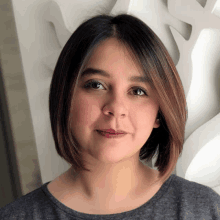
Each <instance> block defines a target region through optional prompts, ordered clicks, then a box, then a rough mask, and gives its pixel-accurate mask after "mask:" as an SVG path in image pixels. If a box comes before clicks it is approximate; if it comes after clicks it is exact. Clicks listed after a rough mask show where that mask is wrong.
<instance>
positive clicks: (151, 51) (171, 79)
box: [49, 13, 188, 183]
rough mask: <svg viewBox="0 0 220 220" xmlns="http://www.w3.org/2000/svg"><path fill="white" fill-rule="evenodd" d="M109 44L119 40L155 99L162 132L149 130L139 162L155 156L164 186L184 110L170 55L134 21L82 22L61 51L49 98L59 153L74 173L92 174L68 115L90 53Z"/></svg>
mask: <svg viewBox="0 0 220 220" xmlns="http://www.w3.org/2000/svg"><path fill="white" fill-rule="evenodd" d="M109 38H115V39H117V40H118V41H119V42H120V43H121V44H122V45H124V46H126V48H128V49H130V51H132V52H133V58H134V59H135V61H137V62H138V64H139V65H140V66H141V67H142V69H143V72H144V74H145V75H146V77H147V79H148V83H149V85H150V86H151V88H152V89H153V91H154V93H155V95H156V97H157V99H158V102H159V106H160V107H159V111H158V118H159V119H160V127H159V128H156V129H153V131H152V132H151V135H150V136H149V138H148V140H147V141H146V143H145V144H144V145H143V146H142V148H141V150H140V153H139V160H140V161H142V162H148V161H150V160H151V159H152V158H153V156H155V155H157V156H158V157H157V160H156V163H155V167H157V169H158V171H159V173H160V174H159V179H158V180H159V181H162V182H163V183H164V182H165V181H166V180H167V179H168V177H169V176H170V175H171V173H172V172H173V170H174V169H175V166H176V163H177V160H178V157H179V156H180V155H181V154H182V149H183V143H184V134H185V123H186V120H187V118H188V108H187V104H186V98H185V93H184V89H183V86H182V82H181V79H180V77H179V74H178V72H177V70H176V67H175V64H174V63H173V61H172V58H171V57H170V55H169V53H168V51H167V50H166V48H165V46H164V45H163V43H162V42H161V40H160V39H159V38H158V37H157V35H156V34H155V33H154V32H153V31H152V30H151V29H150V28H149V27H148V26H147V25H146V24H145V23H144V22H143V21H141V20H140V19H138V18H137V17H135V16H133V15H128V14H118V15H117V16H113V15H107V14H102V13H100V14H99V15H96V16H93V17H91V18H90V19H88V20H84V21H83V23H82V24H81V25H80V26H79V27H78V28H77V29H76V30H75V31H74V33H73V34H72V35H71V37H70V38H69V40H68V41H67V43H66V44H65V46H64V48H63V50H62V51H61V54H60V56H59V59H58V61H57V63H56V66H55V70H54V72H53V77H52V81H51V85H50V93H49V111H50V121H51V127H52V132H53V138H54V141H55V145H56V150H57V153H58V154H59V155H60V156H61V157H62V158H64V159H65V160H66V161H67V162H68V163H70V164H71V165H72V167H73V169H74V172H77V171H80V170H84V171H91V170H88V169H87V168H86V167H85V164H84V163H83V159H82V154H81V153H82V151H81V147H80V144H79V143H78V142H77V140H76V138H75V137H74V134H73V133H72V131H71V114H70V110H71V105H72V104H71V103H72V97H73V96H74V92H75V88H76V85H78V80H79V78H80V76H81V73H82V72H83V71H84V69H85V67H86V64H87V62H88V61H89V58H90V57H91V55H92V52H93V51H94V49H95V48H97V47H98V46H99V45H100V43H101V42H103V41H105V40H107V39H109ZM156 182H157V181H156Z"/></svg>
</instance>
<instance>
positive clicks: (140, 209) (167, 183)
mask: <svg viewBox="0 0 220 220" xmlns="http://www.w3.org/2000/svg"><path fill="white" fill-rule="evenodd" d="M175 176H176V175H175V174H172V175H171V176H170V177H169V178H168V179H167V180H166V181H165V182H164V184H163V185H162V186H161V187H160V189H159V190H158V191H157V193H156V194H155V195H154V196H153V197H152V198H151V199H150V200H148V201H147V202H146V203H144V204H143V205H141V206H139V207H137V208H135V209H133V210H130V211H126V212H122V213H116V214H105V215H103V214H101V215H99V214H87V213H82V212H78V211H76V210H73V209H71V208H69V207H67V206H65V205H64V204H63V203H61V202H60V201H59V200H57V199H56V198H55V197H54V196H53V195H52V194H51V193H50V191H49V190H48V188H47V185H48V184H49V183H50V182H46V183H44V184H43V185H42V187H41V189H42V190H43V191H44V193H45V194H46V196H47V197H48V198H49V200H50V201H51V202H52V203H53V204H55V205H56V206H57V207H58V208H59V209H61V210H62V211H64V212H66V213H67V214H68V215H70V216H72V217H77V218H79V219H90V220H97V219H103V220H110V219H123V218H126V217H132V216H135V217H137V216H138V215H140V217H141V216H142V213H143V212H146V209H149V210H150V209H151V210H152V208H153V206H154V204H155V203H156V202H158V200H159V199H160V198H161V197H162V196H163V195H164V194H165V192H167V189H168V187H169V186H170V183H171V182H172V180H173V179H174V178H175Z"/></svg>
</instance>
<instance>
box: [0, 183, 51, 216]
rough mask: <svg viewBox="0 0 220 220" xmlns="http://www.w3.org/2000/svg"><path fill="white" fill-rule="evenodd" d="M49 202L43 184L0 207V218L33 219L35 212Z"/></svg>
mask: <svg viewBox="0 0 220 220" xmlns="http://www.w3.org/2000/svg"><path fill="white" fill-rule="evenodd" d="M46 203H47V199H46V195H45V194H44V192H43V190H42V186H41V187H40V188H38V189H36V190H34V191H32V192H30V193H28V194H26V195H24V196H22V197H20V198H18V199H16V200H15V201H14V202H11V203H9V204H7V205H6V206H4V207H2V208H0V219H1V220H5V219H32V217H33V212H34V211H35V212H38V211H39V210H40V209H42V208H43V207H45V205H46Z"/></svg>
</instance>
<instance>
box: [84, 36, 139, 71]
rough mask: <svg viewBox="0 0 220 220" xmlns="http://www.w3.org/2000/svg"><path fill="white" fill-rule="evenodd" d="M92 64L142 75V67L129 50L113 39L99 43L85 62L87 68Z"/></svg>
mask: <svg viewBox="0 0 220 220" xmlns="http://www.w3.org/2000/svg"><path fill="white" fill-rule="evenodd" d="M93 64H100V65H103V66H105V67H106V68H111V67H112V68H113V67H117V68H119V67H121V68H124V69H128V70H132V71H135V72H139V73H140V74H141V73H142V74H143V70H142V67H141V65H140V64H139V63H138V62H137V60H136V58H135V55H134V54H133V53H132V51H131V49H130V48H129V47H128V46H125V45H124V44H122V43H121V42H119V41H118V40H117V39H115V38H110V39H107V40H105V41H103V42H101V43H100V44H99V45H98V46H97V47H96V48H95V49H94V51H93V52H92V55H91V57H90V59H89V61H88V62H87V66H88V65H93ZM126 67H127V68H126Z"/></svg>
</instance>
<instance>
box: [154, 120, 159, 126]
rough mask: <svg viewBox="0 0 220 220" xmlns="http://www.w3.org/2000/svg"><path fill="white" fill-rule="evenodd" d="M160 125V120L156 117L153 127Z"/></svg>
mask: <svg viewBox="0 0 220 220" xmlns="http://www.w3.org/2000/svg"><path fill="white" fill-rule="evenodd" d="M159 127H160V120H159V119H156V120H155V123H154V128H159Z"/></svg>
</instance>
